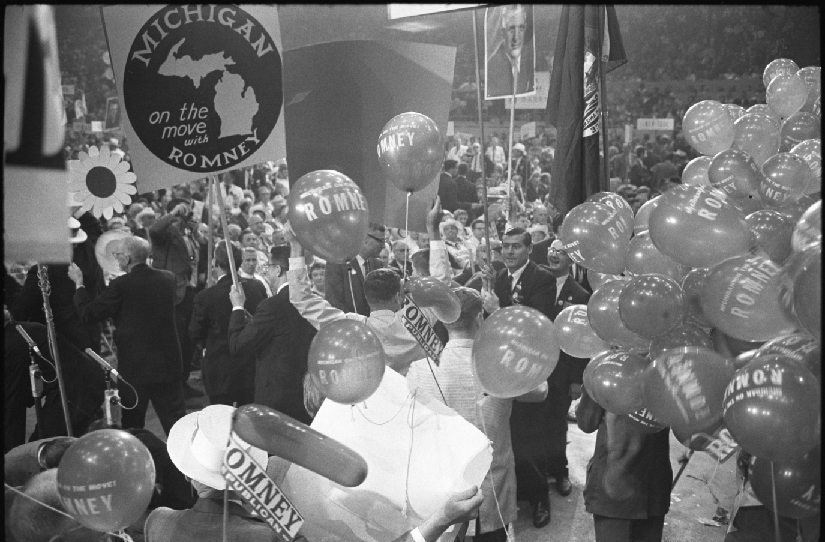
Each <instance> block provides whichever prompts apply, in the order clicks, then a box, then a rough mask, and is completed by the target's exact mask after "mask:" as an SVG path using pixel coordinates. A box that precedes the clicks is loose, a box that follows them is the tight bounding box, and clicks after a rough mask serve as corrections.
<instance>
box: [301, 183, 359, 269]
mask: <svg viewBox="0 0 825 542" xmlns="http://www.w3.org/2000/svg"><path fill="white" fill-rule="evenodd" d="M288 204H289V215H288V216H289V223H290V224H291V225H292V229H293V231H294V232H295V236H296V237H297V238H298V241H299V242H300V243H301V245H302V246H303V247H304V248H306V249H307V250H308V251H310V252H312V253H313V254H315V255H316V256H319V257H321V258H323V259H324V260H327V261H329V262H335V263H346V262H348V261H349V260H351V259H352V258H354V257H355V256H356V255H357V254H358V251H359V250H361V245H362V244H363V242H364V238H365V237H366V235H367V229H368V227H369V219H370V213H369V209H368V207H367V199H366V198H365V197H364V195H363V194H362V193H361V189H360V188H358V185H356V184H355V183H354V182H352V180H351V179H350V178H349V177H347V176H346V175H344V174H343V173H338V172H337V171H332V170H320V171H313V172H312V173H307V174H306V175H304V176H303V177H301V178H300V179H298V181H296V183H295V184H294V185H293V186H292V189H291V190H290V192H289V202H288Z"/></svg>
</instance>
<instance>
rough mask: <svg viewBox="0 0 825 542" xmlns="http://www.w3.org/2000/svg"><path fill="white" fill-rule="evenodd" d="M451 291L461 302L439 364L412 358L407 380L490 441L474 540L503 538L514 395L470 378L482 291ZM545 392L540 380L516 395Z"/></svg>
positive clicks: (508, 516) (511, 511)
mask: <svg viewBox="0 0 825 542" xmlns="http://www.w3.org/2000/svg"><path fill="white" fill-rule="evenodd" d="M455 293H456V295H457V296H458V298H459V301H460V302H461V316H459V318H458V320H456V321H455V322H453V323H451V324H445V327H446V328H447V330H448V332H449V335H450V340H449V342H447V344H446V346H445V347H444V350H443V351H442V352H441V358H440V361H439V363H438V365H435V364H430V362H429V360H428V359H421V360H418V361H415V362H413V364H412V365H411V366H410V370H409V373H407V381H409V382H410V383H411V384H413V386H415V387H417V388H420V389H422V390H424V391H425V392H427V393H428V394H430V395H431V396H432V397H434V398H436V399H439V400H442V401H443V402H444V403H445V404H446V405H447V406H449V407H450V408H452V409H453V410H455V411H456V412H458V414H459V415H461V417H462V418H464V419H465V420H467V421H468V422H470V423H472V424H473V425H474V426H475V427H476V428H478V429H479V430H480V431H483V432H484V434H485V435H486V436H487V438H489V439H490V440H491V441H492V443H493V462H492V465H490V471H489V473H488V476H487V477H485V478H484V481H483V482H482V484H481V491H482V493H484V501H483V502H482V504H481V509H480V510H479V517H478V518H477V519H476V524H475V525H474V526H473V527H472V529H473V532H474V533H475V534H474V540H476V539H479V538H481V539H482V540H485V541H487V540H490V541H496V540H501V541H506V540H507V532H506V527H507V524H508V523H511V522H514V521H515V520H516V517H517V516H518V507H517V506H516V472H515V460H514V458H513V446H512V443H511V441H510V412H511V410H512V405H513V399H499V398H496V397H490V396H489V395H487V394H486V393H484V392H483V390H482V389H481V388H480V387H479V386H478V384H477V383H476V382H475V378H474V377H473V362H472V351H473V339H474V338H475V336H476V333H478V330H479V328H480V327H481V324H482V323H483V322H484V315H483V312H482V303H481V295H480V294H479V293H478V292H476V291H475V290H472V289H470V288H464V287H461V288H457V289H456V290H455ZM428 365H429V366H428ZM442 394H443V395H442ZM546 396H547V383H546V382H542V383H541V385H540V386H539V387H538V388H536V389H535V390H533V391H531V392H529V393H527V394H525V395H522V396H521V397H517V398H516V400H517V401H524V402H541V401H543V400H544V398H545V397H546ZM496 501H497V502H498V505H499V506H500V508H501V516H499V511H498V510H497V508H496ZM502 520H503V522H504V523H503V524H502ZM479 535H484V536H483V537H480V536H479Z"/></svg>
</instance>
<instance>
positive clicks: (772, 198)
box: [759, 152, 813, 207]
mask: <svg viewBox="0 0 825 542" xmlns="http://www.w3.org/2000/svg"><path fill="white" fill-rule="evenodd" d="M762 175H763V177H764V178H763V180H762V184H761V186H760V187H759V195H760V197H761V198H762V202H763V203H764V204H765V205H768V206H771V207H779V206H780V205H782V204H783V203H785V202H786V201H788V200H791V201H794V200H797V199H799V198H800V197H802V196H803V195H804V194H805V191H806V190H807V189H808V185H809V184H810V183H811V181H812V180H813V175H812V173H811V168H810V167H809V166H808V163H807V162H806V161H805V160H803V159H802V158H800V157H799V156H797V155H795V154H792V153H790V152H780V153H779V154H775V155H774V156H771V157H770V158H768V160H767V161H766V162H765V163H764V164H763V165H762Z"/></svg>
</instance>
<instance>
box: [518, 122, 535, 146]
mask: <svg viewBox="0 0 825 542" xmlns="http://www.w3.org/2000/svg"><path fill="white" fill-rule="evenodd" d="M531 137H536V122H535V121H533V122H525V123H524V124H522V125H521V139H522V141H523V140H525V139H528V138H531Z"/></svg>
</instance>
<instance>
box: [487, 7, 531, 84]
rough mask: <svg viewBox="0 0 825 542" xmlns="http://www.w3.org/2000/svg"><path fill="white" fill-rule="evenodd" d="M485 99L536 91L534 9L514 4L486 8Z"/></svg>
mask: <svg viewBox="0 0 825 542" xmlns="http://www.w3.org/2000/svg"><path fill="white" fill-rule="evenodd" d="M484 50H485V51H486V55H485V65H484V88H485V90H484V98H485V99H487V100H492V99H496V98H505V97H508V96H512V95H513V81H514V76H515V77H517V79H516V81H517V88H516V96H528V95H531V94H533V93H534V92H535V91H536V82H535V72H536V40H535V39H534V37H533V6H532V5H527V4H511V5H507V6H497V7H493V8H487V9H486V10H485V13H484Z"/></svg>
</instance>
